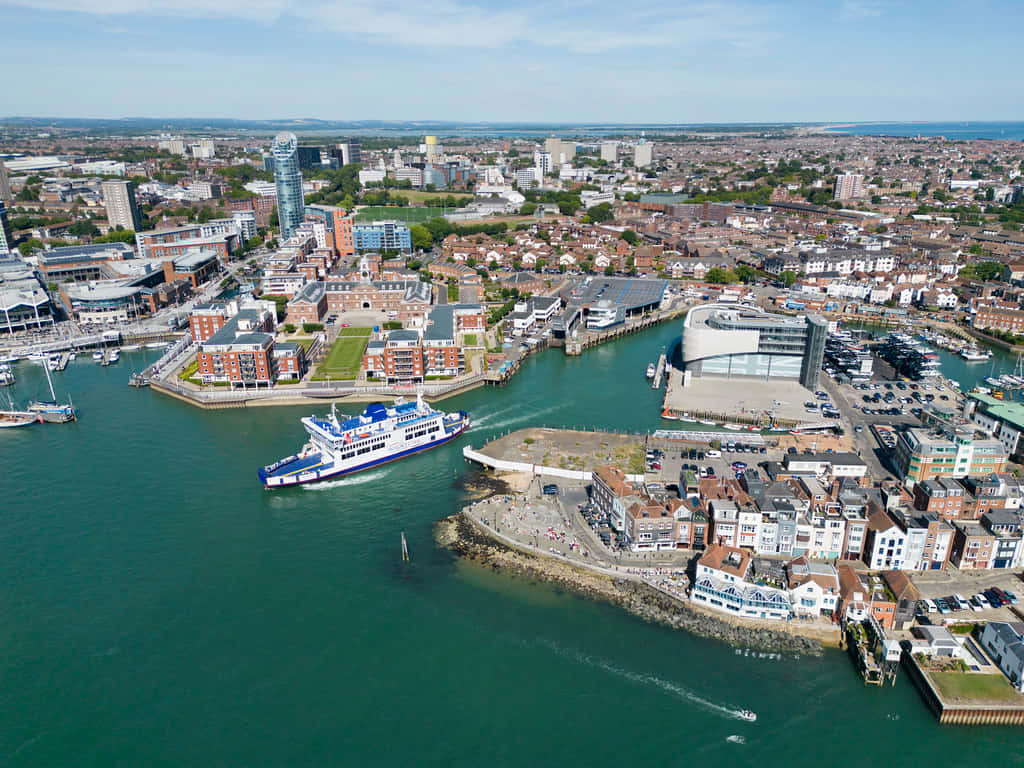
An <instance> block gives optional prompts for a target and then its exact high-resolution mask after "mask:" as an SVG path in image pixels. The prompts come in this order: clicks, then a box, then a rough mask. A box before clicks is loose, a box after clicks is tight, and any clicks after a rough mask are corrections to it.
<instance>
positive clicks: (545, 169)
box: [533, 150, 555, 178]
mask: <svg viewBox="0 0 1024 768" xmlns="http://www.w3.org/2000/svg"><path fill="white" fill-rule="evenodd" d="M554 163H555V160H554V156H553V155H552V154H551V153H550V152H541V151H540V150H537V151H536V152H534V153H533V168H534V171H535V173H536V174H537V176H538V178H543V177H544V175H545V174H548V173H551V169H552V168H553V167H554Z"/></svg>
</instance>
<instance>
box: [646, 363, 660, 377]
mask: <svg viewBox="0 0 1024 768" xmlns="http://www.w3.org/2000/svg"><path fill="white" fill-rule="evenodd" d="M657 373H658V369H657V368H655V367H654V363H649V364H648V365H647V378H648V379H653V378H654V376H655V374H657Z"/></svg>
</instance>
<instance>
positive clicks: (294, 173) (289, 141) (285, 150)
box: [271, 131, 306, 240]
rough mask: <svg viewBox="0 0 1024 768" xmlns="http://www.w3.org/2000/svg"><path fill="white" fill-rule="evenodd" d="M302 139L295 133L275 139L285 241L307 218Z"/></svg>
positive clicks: (276, 177) (280, 219)
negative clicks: (301, 163) (301, 159)
mask: <svg viewBox="0 0 1024 768" xmlns="http://www.w3.org/2000/svg"><path fill="white" fill-rule="evenodd" d="M298 148H299V140H298V139H297V138H296V137H295V134H294V133H290V132H287V131H286V132H283V133H279V134H277V136H275V137H274V144H273V146H272V147H271V153H272V154H273V155H274V184H275V186H276V188H277V218H278V223H279V225H280V228H281V239H282V240H287V239H288V238H289V237H291V236H292V235H294V234H295V230H296V229H297V228H298V226H299V224H301V223H302V219H303V218H304V216H305V208H306V204H305V198H304V197H303V195H302V173H301V172H300V171H299V158H298Z"/></svg>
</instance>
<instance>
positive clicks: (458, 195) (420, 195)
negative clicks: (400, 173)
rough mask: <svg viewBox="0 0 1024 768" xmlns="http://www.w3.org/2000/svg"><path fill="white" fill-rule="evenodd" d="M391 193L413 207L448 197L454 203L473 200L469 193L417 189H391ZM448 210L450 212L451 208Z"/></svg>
mask: <svg viewBox="0 0 1024 768" xmlns="http://www.w3.org/2000/svg"><path fill="white" fill-rule="evenodd" d="M391 193H392V194H395V195H401V196H402V197H404V198H406V199H407V200H408V201H409V202H410V203H412V204H413V205H420V204H422V203H426V202H430V201H433V200H440V201H444V200H445V199H446V198H447V197H448V195H451V196H452V197H454V198H455V200H456V201H459V200H466V199H468V200H472V199H473V194H472V193H471V192H424V191H422V190H419V189H393V190H391ZM448 210H451V208H449V209H448Z"/></svg>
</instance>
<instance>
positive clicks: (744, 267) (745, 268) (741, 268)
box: [733, 264, 757, 283]
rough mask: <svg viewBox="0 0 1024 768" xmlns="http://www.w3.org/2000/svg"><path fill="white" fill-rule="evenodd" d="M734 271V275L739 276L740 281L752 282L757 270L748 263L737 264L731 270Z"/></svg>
mask: <svg viewBox="0 0 1024 768" xmlns="http://www.w3.org/2000/svg"><path fill="white" fill-rule="evenodd" d="M733 271H734V272H735V273H736V277H737V278H739V280H740V282H743V283H752V282H753V281H754V278H755V277H757V270H755V269H754V268H753V267H751V266H750V265H748V264H738V265H737V266H736V269H735V270H733Z"/></svg>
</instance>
